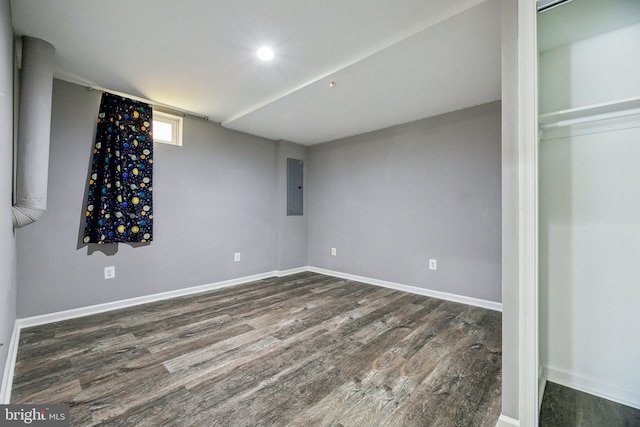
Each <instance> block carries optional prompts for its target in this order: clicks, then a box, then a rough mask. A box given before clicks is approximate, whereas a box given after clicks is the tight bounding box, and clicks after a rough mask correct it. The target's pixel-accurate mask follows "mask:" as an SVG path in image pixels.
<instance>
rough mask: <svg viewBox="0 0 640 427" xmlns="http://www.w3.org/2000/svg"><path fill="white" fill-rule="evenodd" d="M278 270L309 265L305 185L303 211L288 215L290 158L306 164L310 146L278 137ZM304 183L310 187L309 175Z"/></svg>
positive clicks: (304, 189)
mask: <svg viewBox="0 0 640 427" xmlns="http://www.w3.org/2000/svg"><path fill="white" fill-rule="evenodd" d="M277 149H278V182H277V193H278V201H277V203H278V205H277V214H276V215H277V217H278V251H277V253H278V268H277V269H278V270H281V271H283V270H288V269H291V268H296V267H302V266H306V265H307V206H306V203H305V199H306V196H307V195H306V188H303V215H302V216H287V158H292V159H298V160H302V161H303V162H304V167H305V168H306V164H307V153H308V151H309V150H308V148H307V147H305V146H303V145H299V144H294V143H292V142H287V141H278V142H277ZM303 187H307V180H306V176H305V177H304V179H303Z"/></svg>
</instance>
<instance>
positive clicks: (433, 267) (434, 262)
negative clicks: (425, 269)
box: [429, 259, 438, 270]
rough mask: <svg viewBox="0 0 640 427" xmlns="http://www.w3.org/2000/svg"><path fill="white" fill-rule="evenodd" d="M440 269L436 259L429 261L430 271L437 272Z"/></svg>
mask: <svg viewBox="0 0 640 427" xmlns="http://www.w3.org/2000/svg"><path fill="white" fill-rule="evenodd" d="M437 269H438V261H437V260H435V259H430V260H429V270H437Z"/></svg>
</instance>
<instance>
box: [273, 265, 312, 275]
mask: <svg viewBox="0 0 640 427" xmlns="http://www.w3.org/2000/svg"><path fill="white" fill-rule="evenodd" d="M309 268H310V267H309V266H308V265H307V266H306V267H298V268H291V269H289V270H281V271H274V272H273V273H274V275H275V276H277V277H284V276H291V275H292V274H298V273H306V272H307V271H310V270H309Z"/></svg>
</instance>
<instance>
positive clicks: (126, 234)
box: [84, 92, 153, 244]
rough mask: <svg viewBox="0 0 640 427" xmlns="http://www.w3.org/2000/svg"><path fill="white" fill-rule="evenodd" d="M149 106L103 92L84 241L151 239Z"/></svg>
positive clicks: (108, 241)
mask: <svg viewBox="0 0 640 427" xmlns="http://www.w3.org/2000/svg"><path fill="white" fill-rule="evenodd" d="M152 121H153V114H152V107H151V105H149V104H145V103H142V102H138V101H134V100H132V99H127V98H123V97H121V96H117V95H113V94H111V93H106V92H105V93H103V94H102V101H101V102H100V112H99V114H98V126H97V131H96V141H95V146H94V149H93V161H92V164H91V176H90V178H89V194H88V198H87V207H86V212H85V215H86V222H85V229H84V242H85V243H98V244H102V243H119V242H128V243H132V242H139V243H145V242H150V241H151V240H152V239H153V208H152V206H153V205H152V191H153V185H152V175H153V139H152V136H151V124H152Z"/></svg>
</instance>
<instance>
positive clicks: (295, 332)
mask: <svg viewBox="0 0 640 427" xmlns="http://www.w3.org/2000/svg"><path fill="white" fill-rule="evenodd" d="M501 356H502V350H501V314H500V313H498V312H494V311H490V310H485V309H482V308H477V307H472V306H467V305H463V304H457V303H452V302H447V301H442V300H437V299H433V298H427V297H423V296H418V295H413V294H408V293H403V292H399V291H394V290H390V289H385V288H379V287H375V286H371V285H366V284H362V283H358V282H353V281H347V280H343V279H338V278H334V277H328V276H323V275H319V274H314V273H301V274H297V275H293V276H287V277H283V278H269V279H265V280H260V281H257V282H253V283H250V284H245V285H241V286H237V287H232V288H226V289H221V290H217V291H212V292H207V293H201V294H197V295H190V296H186V297H180V298H174V299H171V300H165V301H160V302H155V303H150V304H145V305H140V306H136V307H130V308H126V309H122V310H117V311H110V312H107V313H103V314H97V315H93V316H87V317H83V318H78V319H72V320H68V321H62V322H58V323H52V324H48V325H43V326H38V327H33V328H29V329H24V330H22V333H21V335H20V344H19V347H18V358H17V364H16V370H15V376H14V383H13V390H12V395H11V402H12V403H49V404H53V403H67V404H69V405H70V416H71V425H73V426H98V425H99V426H107V425H108V426H165V425H166V426H198V427H201V426H305V427H310V426H343V427H349V426H432V425H433V426H491V427H493V426H494V425H495V423H496V420H497V418H498V415H499V413H500V405H501V393H500V388H501Z"/></svg>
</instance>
